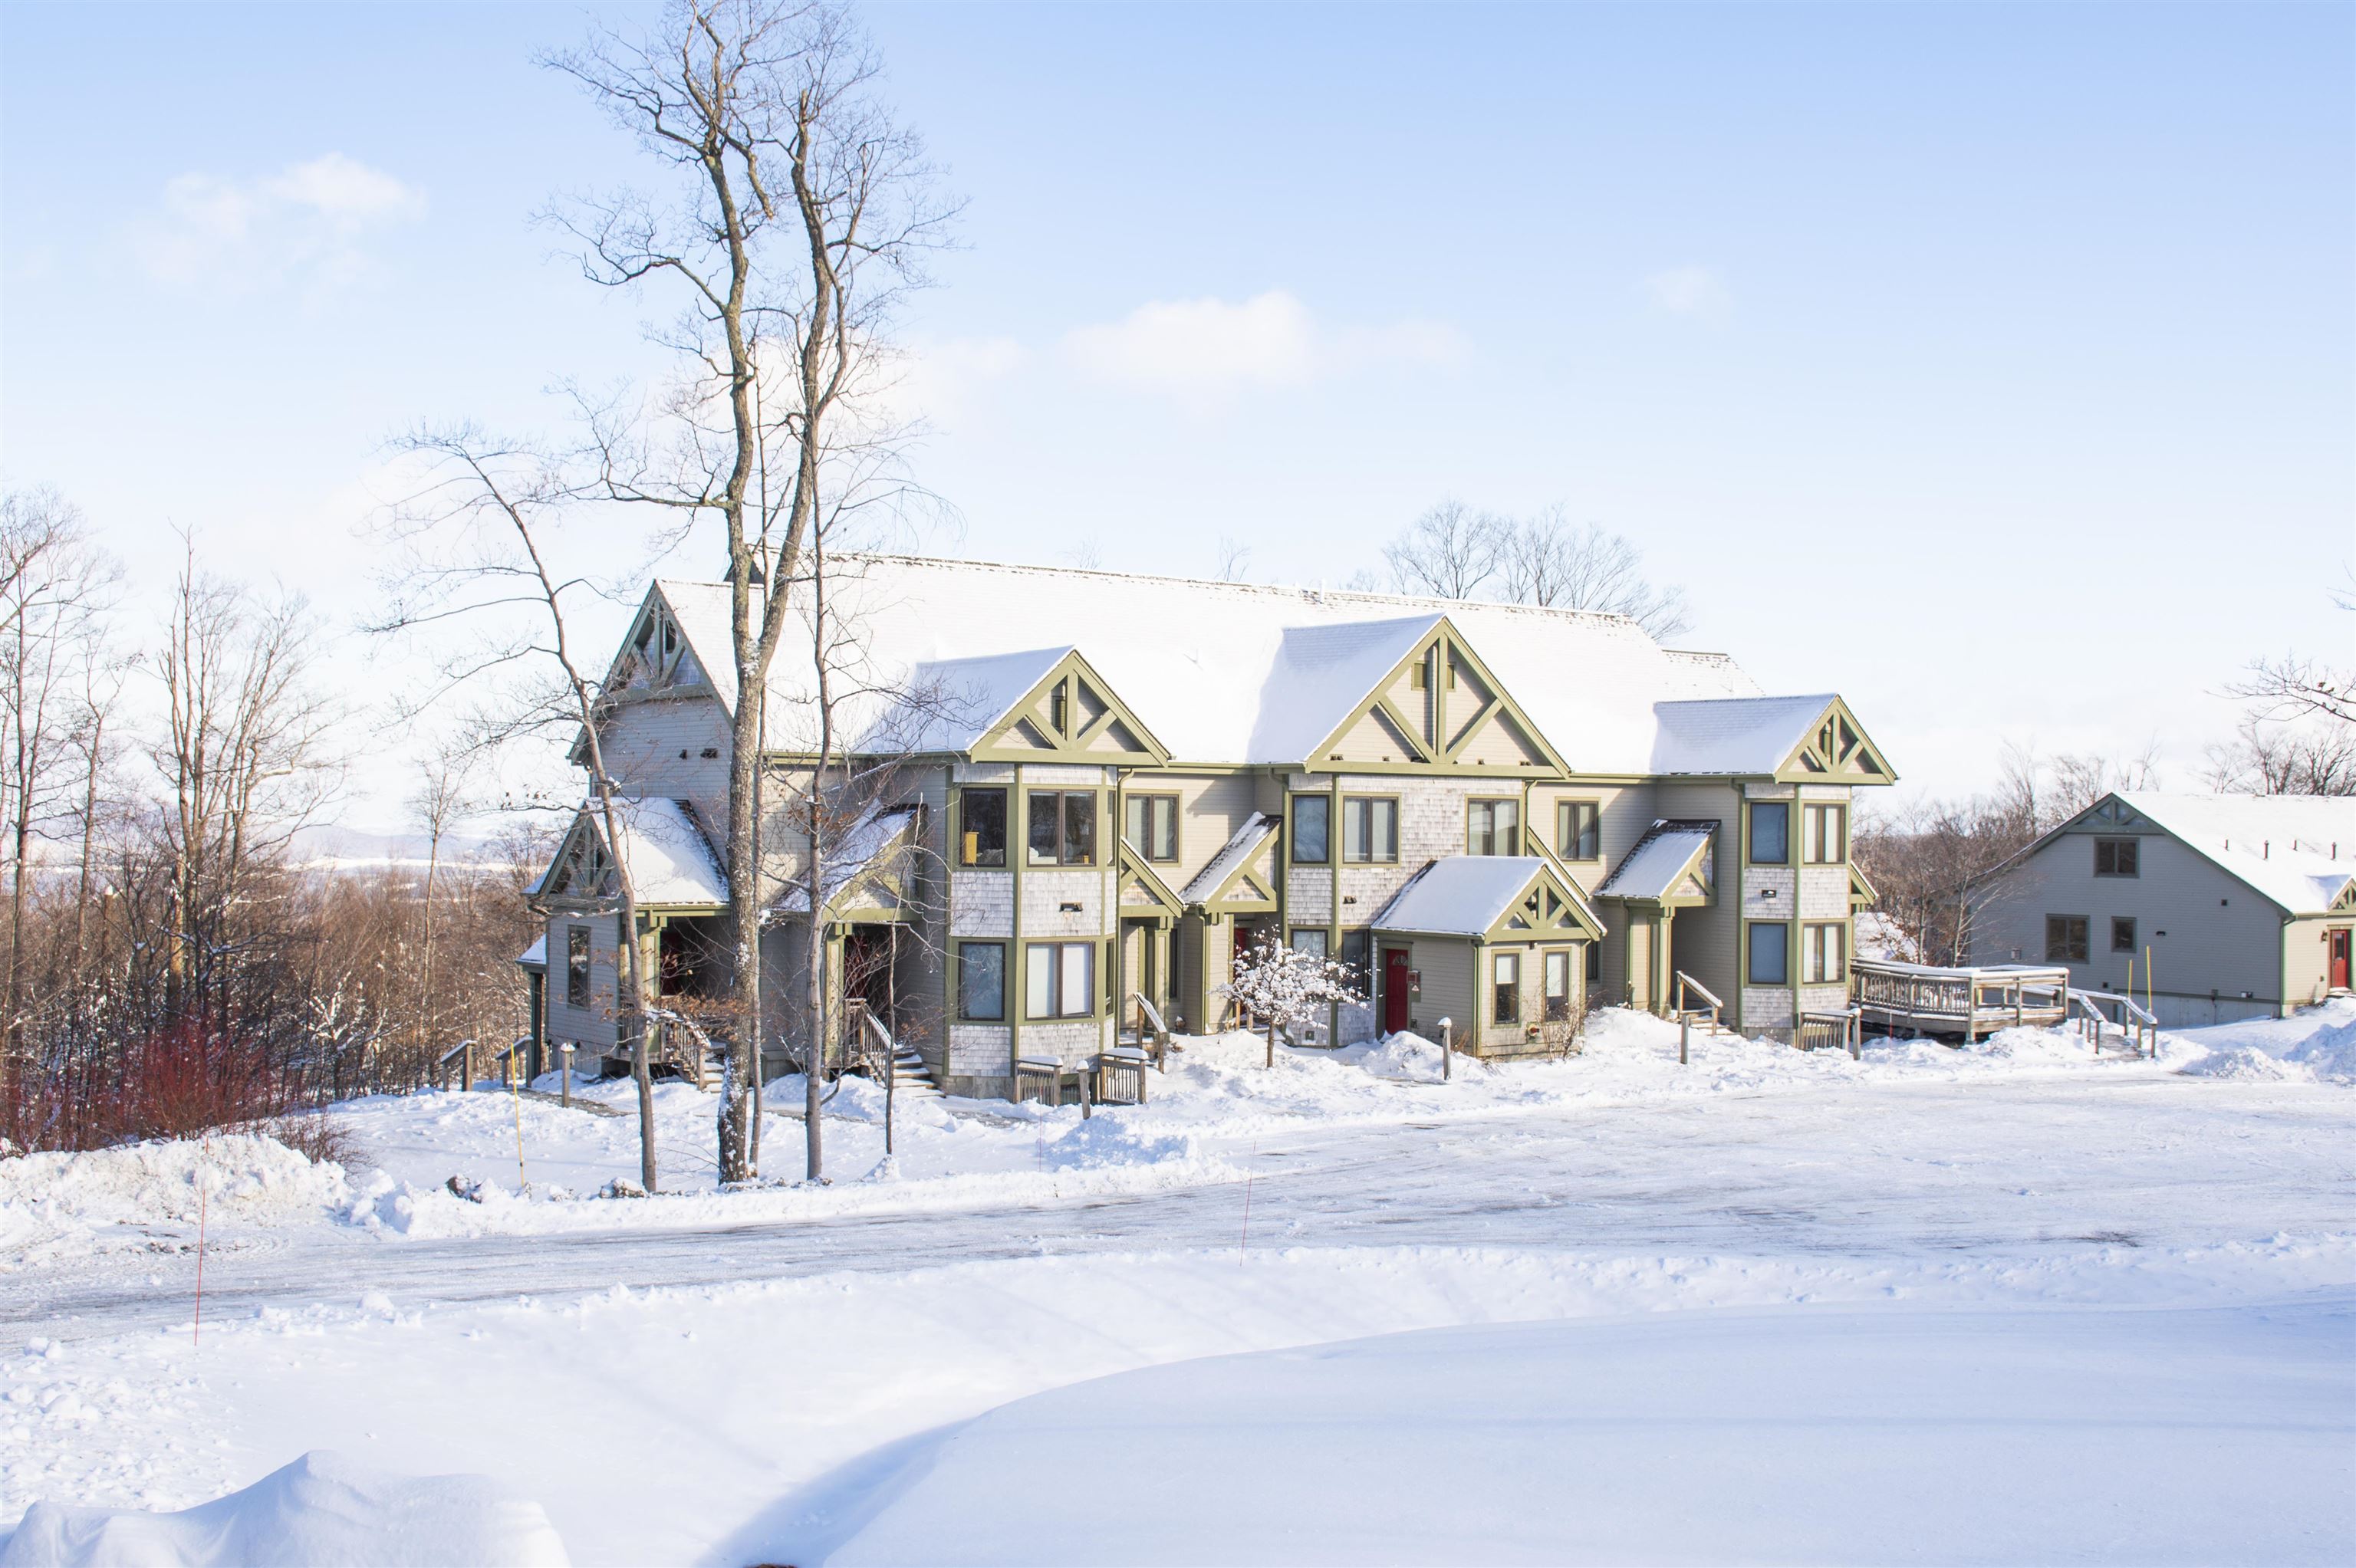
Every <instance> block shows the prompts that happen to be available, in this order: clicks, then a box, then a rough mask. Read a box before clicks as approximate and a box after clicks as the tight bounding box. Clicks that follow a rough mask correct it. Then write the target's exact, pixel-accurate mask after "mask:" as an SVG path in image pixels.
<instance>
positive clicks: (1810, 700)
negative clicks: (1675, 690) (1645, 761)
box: [1649, 691, 1834, 773]
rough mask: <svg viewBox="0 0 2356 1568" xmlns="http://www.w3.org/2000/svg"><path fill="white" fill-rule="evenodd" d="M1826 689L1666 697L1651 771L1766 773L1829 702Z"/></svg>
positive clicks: (1808, 729) (1809, 728)
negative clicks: (1780, 694)
mask: <svg viewBox="0 0 2356 1568" xmlns="http://www.w3.org/2000/svg"><path fill="white" fill-rule="evenodd" d="M1833 701H1834V697H1833V694H1832V693H1831V692H1829V691H1826V692H1819V693H1817V694H1815V695H1814V696H1810V697H1750V698H1737V699H1726V698H1717V699H1703V700H1699V701H1689V702H1664V703H1662V704H1660V705H1659V706H1658V707H1657V708H1656V709H1654V712H1655V716H1656V717H1657V718H1658V720H1660V729H1659V731H1657V732H1656V733H1655V735H1654V738H1653V762H1652V767H1651V769H1650V770H1649V771H1650V772H1653V773H1773V772H1774V771H1775V770H1776V769H1777V768H1779V767H1781V766H1783V759H1784V758H1786V757H1788V756H1790V755H1791V754H1792V752H1793V751H1794V748H1796V747H1797V746H1798V745H1799V744H1800V742H1801V741H1805V740H1806V739H1807V738H1808V736H1809V734H1810V733H1811V732H1812V731H1814V730H1815V727H1816V720H1819V719H1821V718H1823V717H1824V713H1825V709H1827V708H1830V707H1831V706H1832V705H1833Z"/></svg>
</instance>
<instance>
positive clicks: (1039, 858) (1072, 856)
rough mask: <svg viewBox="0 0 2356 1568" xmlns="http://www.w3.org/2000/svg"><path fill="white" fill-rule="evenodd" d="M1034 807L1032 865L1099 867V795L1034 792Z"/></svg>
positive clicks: (1032, 819)
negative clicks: (1097, 864)
mask: <svg viewBox="0 0 2356 1568" xmlns="http://www.w3.org/2000/svg"><path fill="white" fill-rule="evenodd" d="M1030 807H1031V840H1030V842H1031V859H1030V861H1029V863H1030V864H1031V865H1033V866H1093V865H1095V864H1096V863H1097V795H1096V791H1094V790H1052V789H1034V790H1033V791H1032V792H1031V797H1030Z"/></svg>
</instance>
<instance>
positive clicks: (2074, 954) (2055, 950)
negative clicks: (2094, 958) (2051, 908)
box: [2045, 914, 2086, 964]
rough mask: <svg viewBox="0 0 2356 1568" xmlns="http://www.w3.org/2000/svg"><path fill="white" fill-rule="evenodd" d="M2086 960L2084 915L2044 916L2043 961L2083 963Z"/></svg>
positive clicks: (2049, 962)
mask: <svg viewBox="0 0 2356 1568" xmlns="http://www.w3.org/2000/svg"><path fill="white" fill-rule="evenodd" d="M2085 961H2086V917H2085V916H2084V915H2083V914H2049V915H2047V916H2046V917H2045V962H2047V963H2048V964H2083V963H2084V962H2085Z"/></svg>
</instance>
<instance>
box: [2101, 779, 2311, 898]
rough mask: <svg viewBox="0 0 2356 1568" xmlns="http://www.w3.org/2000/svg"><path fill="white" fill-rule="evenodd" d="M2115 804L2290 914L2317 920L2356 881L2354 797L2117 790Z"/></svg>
mask: <svg viewBox="0 0 2356 1568" xmlns="http://www.w3.org/2000/svg"><path fill="white" fill-rule="evenodd" d="M2118 798H2119V799H2120V800H2122V801H2125V802H2126V804H2127V805H2129V806H2132V807H2133V808H2134V809H2135V810H2136V812H2137V813H2138V814H2139V815H2141V816H2144V817H2146V818H2147V819H2148V820H2150V821H2152V822H2155V823H2157V824H2158V825H2159V826H2160V827H2164V828H2166V829H2167V830H2168V831H2169V833H2170V834H2172V835H2174V836H2175V837H2177V838H2179V839H2180V840H2181V841H2182V842H2183V843H2184V844H2186V845H2187V846H2189V847H2190V848H2193V849H2195V850H2198V851H2199V852H2200V853H2201V854H2202V855H2204V856H2206V857H2207V858H2208V859H2211V860H2212V861H2214V862H2216V864H2218V865H2219V866H2221V867H2222V868H2223V869H2226V870H2227V871H2230V872H2232V873H2233V875H2234V876H2236V877H2239V878H2240V879H2241V880H2243V881H2244V882H2246V883H2248V884H2249V885H2250V886H2251V887H2252V888H2254V889H2255V890H2256V891H2259V892H2260V893H2263V894H2264V895H2265V896H2266V897H2267V898H2269V899H2271V900H2273V901H2275V902H2276V903H2277V904H2279V905H2281V906H2282V907H2283V908H2284V909H2285V910H2287V911H2288V912H2291V913H2293V914H2321V913H2322V912H2325V911H2326V910H2328V909H2329V908H2330V907H2331V901H2332V900H2334V899H2336V898H2338V897H2339V896H2340V893H2341V891H2344V890H2345V889H2346V888H2347V886H2348V883H2349V880H2350V879H2351V877H2356V796H2347V795H2170V794H2164V793H2161V792H2158V791H2154V790H2123V791H2121V792H2119V795H2118Z"/></svg>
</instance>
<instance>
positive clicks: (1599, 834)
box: [1554, 800, 1603, 860]
mask: <svg viewBox="0 0 2356 1568" xmlns="http://www.w3.org/2000/svg"><path fill="white" fill-rule="evenodd" d="M1554 820H1555V830H1554V842H1555V853H1556V854H1558V855H1560V856H1561V857H1562V858H1563V859H1566V860H1600V859H1602V858H1603V807H1602V806H1601V805H1600V804H1599V803H1597V802H1595V801H1591V800H1566V801H1562V802H1560V803H1558V805H1556V806H1555V808H1554Z"/></svg>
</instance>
